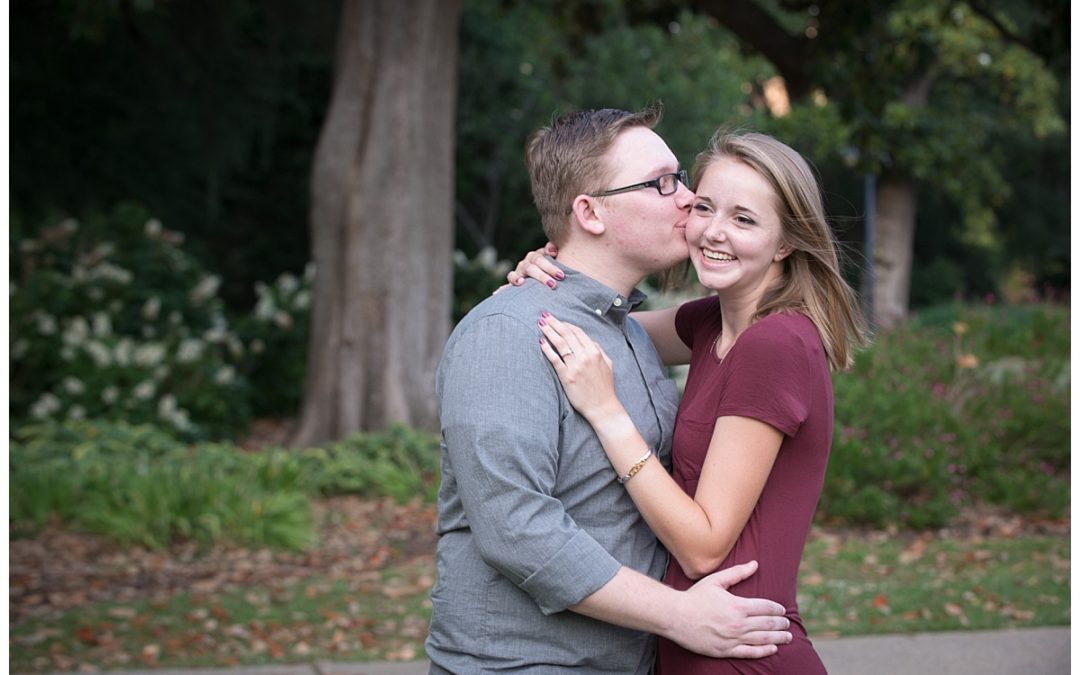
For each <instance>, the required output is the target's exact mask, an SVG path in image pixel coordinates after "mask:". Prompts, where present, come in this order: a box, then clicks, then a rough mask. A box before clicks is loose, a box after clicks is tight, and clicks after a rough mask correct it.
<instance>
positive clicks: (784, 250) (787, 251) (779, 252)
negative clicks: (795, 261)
mask: <svg viewBox="0 0 1080 675" xmlns="http://www.w3.org/2000/svg"><path fill="white" fill-rule="evenodd" d="M793 250H795V249H793V248H792V247H791V246H788V245H787V244H780V248H778V249H776V255H774V256H773V260H774V261H775V262H780V261H781V260H783V259H784V258H786V257H788V256H789V255H791V252H792V251H793Z"/></svg>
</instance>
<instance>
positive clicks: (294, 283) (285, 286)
mask: <svg viewBox="0 0 1080 675" xmlns="http://www.w3.org/2000/svg"><path fill="white" fill-rule="evenodd" d="M277 287H278V288H280V289H281V290H282V291H284V292H285V293H292V292H294V291H295V290H296V289H297V288H300V281H299V280H298V279H297V278H296V277H294V276H293V275H291V274H289V273H288V272H286V273H285V274H282V275H281V276H280V277H278V280H277Z"/></svg>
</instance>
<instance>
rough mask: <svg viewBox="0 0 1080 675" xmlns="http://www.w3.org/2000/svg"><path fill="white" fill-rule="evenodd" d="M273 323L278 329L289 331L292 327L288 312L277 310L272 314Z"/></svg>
mask: <svg viewBox="0 0 1080 675" xmlns="http://www.w3.org/2000/svg"><path fill="white" fill-rule="evenodd" d="M274 323H276V324H277V325H278V327H279V328H282V329H284V330H289V329H290V328H292V325H293V320H292V316H291V315H290V314H289V313H288V312H286V311H284V310H280V309H279V310H278V311H276V312H274Z"/></svg>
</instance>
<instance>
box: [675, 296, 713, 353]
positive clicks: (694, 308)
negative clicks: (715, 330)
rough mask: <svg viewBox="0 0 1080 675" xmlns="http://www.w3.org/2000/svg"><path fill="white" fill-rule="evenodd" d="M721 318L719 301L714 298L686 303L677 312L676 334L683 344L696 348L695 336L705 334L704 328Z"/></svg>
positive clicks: (708, 297) (709, 297)
mask: <svg viewBox="0 0 1080 675" xmlns="http://www.w3.org/2000/svg"><path fill="white" fill-rule="evenodd" d="M719 316H720V311H719V307H718V301H717V299H716V297H714V296H711V295H710V296H707V297H704V298H698V299H697V300H690V301H689V302H684V303H683V304H682V305H680V306H679V309H677V310H676V311H675V332H676V333H678V334H679V337H680V338H681V339H682V341H683V344H685V345H686V346H687V347H690V348H691V349H693V348H694V336H695V335H697V334H699V333H704V332H705V330H703V329H704V327H705V326H707V325H711V324H712V323H714V322H715V321H716V320H717V319H718V318H719Z"/></svg>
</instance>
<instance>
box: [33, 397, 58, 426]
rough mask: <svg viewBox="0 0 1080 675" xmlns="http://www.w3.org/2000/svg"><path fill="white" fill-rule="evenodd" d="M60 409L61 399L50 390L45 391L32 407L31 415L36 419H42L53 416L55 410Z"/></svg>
mask: <svg viewBox="0 0 1080 675" xmlns="http://www.w3.org/2000/svg"><path fill="white" fill-rule="evenodd" d="M58 410H60V399H58V398H56V396H54V395H52V394H50V393H48V392H45V393H44V394H42V395H41V398H39V399H38V400H37V401H35V402H34V405H32V406H31V407H30V415H31V417H34V418H35V419H39V420H42V419H45V418H46V417H49V416H51V415H52V414H53V413H54V412H56V411H58Z"/></svg>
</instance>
